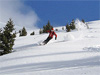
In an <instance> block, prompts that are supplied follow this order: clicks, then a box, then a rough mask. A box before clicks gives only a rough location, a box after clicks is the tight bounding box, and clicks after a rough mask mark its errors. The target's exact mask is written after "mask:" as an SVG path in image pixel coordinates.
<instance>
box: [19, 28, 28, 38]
mask: <svg viewBox="0 0 100 75" xmlns="http://www.w3.org/2000/svg"><path fill="white" fill-rule="evenodd" d="M19 33H20V35H19V36H26V35H27V31H26V29H25V27H23V29H22V30H20V31H19Z"/></svg>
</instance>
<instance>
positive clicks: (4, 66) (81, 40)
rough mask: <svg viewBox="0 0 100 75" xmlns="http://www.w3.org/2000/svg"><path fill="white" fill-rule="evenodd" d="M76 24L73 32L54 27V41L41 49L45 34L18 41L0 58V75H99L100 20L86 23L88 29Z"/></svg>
mask: <svg viewBox="0 0 100 75" xmlns="http://www.w3.org/2000/svg"><path fill="white" fill-rule="evenodd" d="M76 22H77V30H75V31H72V32H68V33H67V32H66V31H63V30H62V28H61V27H56V28H57V29H58V30H59V31H56V33H57V35H58V37H57V40H54V38H53V39H52V40H51V41H50V42H49V43H48V44H46V45H44V46H39V45H38V44H39V43H40V42H42V41H43V40H45V39H46V38H47V36H48V34H41V35H39V34H36V35H34V36H29V35H28V36H25V37H17V38H16V41H15V45H14V50H13V51H14V52H13V53H10V54H7V55H3V56H0V75H99V74H100V73H99V71H100V41H99V40H100V20H98V21H91V22H87V24H88V25H89V29H87V28H86V27H85V26H84V24H81V22H79V21H76ZM29 32H30V31H29Z"/></svg>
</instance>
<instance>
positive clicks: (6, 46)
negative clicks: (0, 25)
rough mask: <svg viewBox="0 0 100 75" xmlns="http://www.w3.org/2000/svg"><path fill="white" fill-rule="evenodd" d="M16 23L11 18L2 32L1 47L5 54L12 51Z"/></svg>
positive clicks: (0, 35) (0, 33)
mask: <svg viewBox="0 0 100 75" xmlns="http://www.w3.org/2000/svg"><path fill="white" fill-rule="evenodd" d="M13 30H14V25H13V21H12V20H11V19H9V21H8V23H7V24H6V26H5V27H4V31H2V32H0V37H1V38H0V40H1V41H0V48H1V49H2V50H4V52H3V54H7V53H10V52H12V49H13V45H14V41H15V37H16V34H15V33H13Z"/></svg>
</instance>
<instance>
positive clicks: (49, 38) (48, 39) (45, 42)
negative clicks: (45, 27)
mask: <svg viewBox="0 0 100 75" xmlns="http://www.w3.org/2000/svg"><path fill="white" fill-rule="evenodd" d="M51 39H52V38H51V37H48V38H47V39H46V40H45V41H44V44H47V43H48V42H49V41H50V40H51Z"/></svg>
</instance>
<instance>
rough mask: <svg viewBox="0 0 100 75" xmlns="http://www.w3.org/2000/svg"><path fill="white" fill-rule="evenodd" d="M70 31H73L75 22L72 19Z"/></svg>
mask: <svg viewBox="0 0 100 75" xmlns="http://www.w3.org/2000/svg"><path fill="white" fill-rule="evenodd" d="M70 29H72V30H74V29H75V21H74V19H73V20H72V22H71V23H70Z"/></svg>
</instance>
